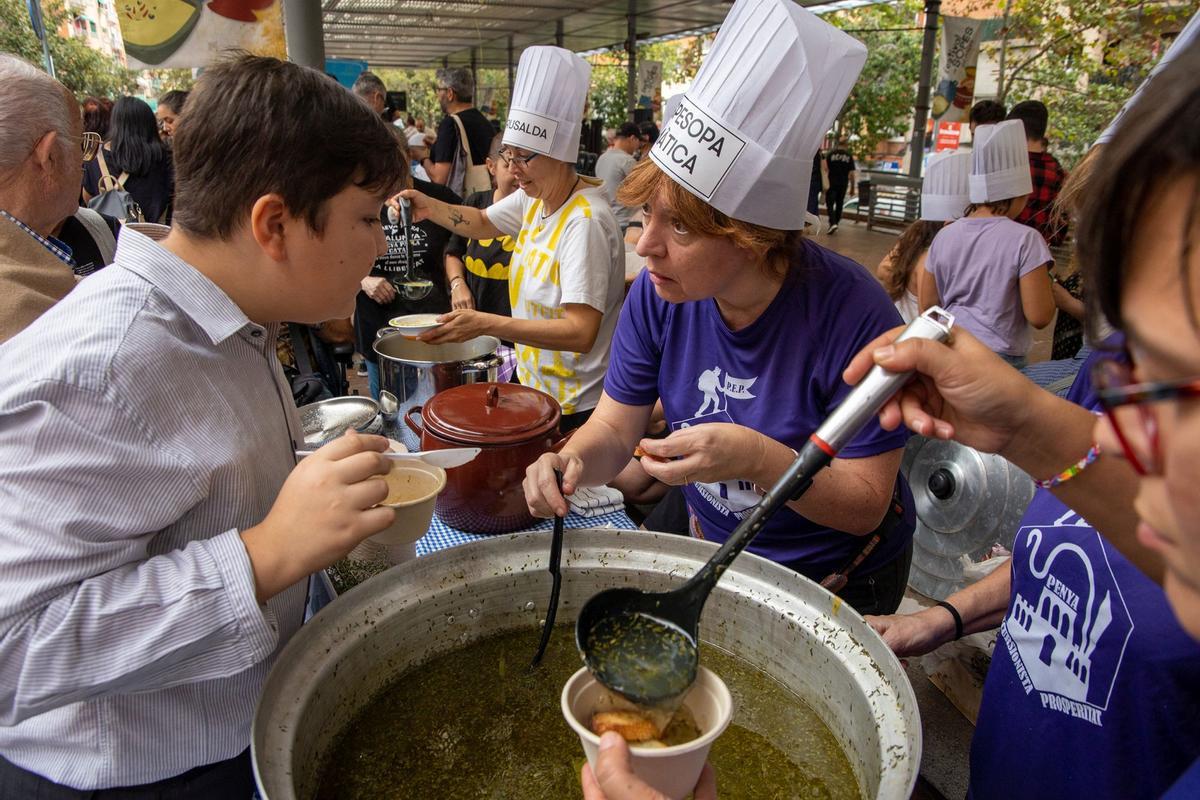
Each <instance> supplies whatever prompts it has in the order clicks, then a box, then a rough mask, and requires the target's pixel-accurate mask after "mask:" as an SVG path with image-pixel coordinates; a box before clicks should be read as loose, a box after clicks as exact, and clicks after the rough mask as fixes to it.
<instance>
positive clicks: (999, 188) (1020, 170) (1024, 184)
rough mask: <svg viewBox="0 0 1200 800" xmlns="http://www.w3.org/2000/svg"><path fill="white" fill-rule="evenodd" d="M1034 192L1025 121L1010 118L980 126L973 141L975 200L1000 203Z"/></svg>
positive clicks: (972, 166) (972, 161)
mask: <svg viewBox="0 0 1200 800" xmlns="http://www.w3.org/2000/svg"><path fill="white" fill-rule="evenodd" d="M1032 191H1033V177H1032V175H1031V174H1030V172H1029V148H1028V146H1027V144H1026V142H1025V124H1024V123H1023V122H1021V120H1019V119H1006V120H1005V121H1004V122H997V123H996V124H995V125H980V126H979V127H978V128H976V129H975V139H974V141H973V142H972V143H971V202H972V203H996V202H999V201H1000V200H1008V199H1009V198H1012V197H1024V196H1025V195H1027V194H1029V193H1030V192H1032Z"/></svg>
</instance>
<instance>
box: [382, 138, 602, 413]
mask: <svg viewBox="0 0 1200 800" xmlns="http://www.w3.org/2000/svg"><path fill="white" fill-rule="evenodd" d="M500 158H501V159H502V160H503V161H504V162H505V164H506V165H507V166H508V167H509V168H510V169H511V170H512V173H513V175H514V176H515V177H516V179H517V186H518V191H516V192H513V193H512V194H510V195H509V196H508V197H505V198H503V199H502V200H500V201H498V202H496V203H494V204H493V205H491V206H490V207H488V208H486V209H478V208H471V207H468V206H452V205H450V204H448V203H444V202H442V201H439V200H434V199H433V198H431V197H427V196H425V195H424V194H421V193H420V192H417V191H415V190H409V191H405V192H402V195H403V196H404V197H406V198H407V199H408V200H409V201H410V202H411V203H412V208H413V220H414V221H420V220H423V219H430V220H433V221H434V222H435V223H437V224H438V225H441V226H442V227H444V228H447V229H448V230H450V231H453V232H454V233H457V234H461V235H463V236H467V237H470V238H472V239H490V238H494V237H498V236H504V235H507V236H511V237H513V239H514V240H515V241H516V243H517V244H516V248H515V249H514V251H513V254H512V259H511V261H510V265H511V266H510V271H509V279H508V287H509V288H508V291H509V300H510V301H511V304H512V317H503V316H499V315H497V314H487V313H484V312H482V311H476V310H474V309H463V310H458V311H451V312H450V313H449V314H445V315H443V316H442V317H440V320H441V321H442V323H443V324H442V325H441V326H439V327H437V328H435V329H433V330H431V331H428V332H426V333H424V334H422V335H421V340H422V341H426V342H430V343H431V344H439V343H443V342H461V341H465V340H467V339H471V338H474V337H476V336H482V335H484V334H487V335H491V336H497V337H499V338H501V339H506V340H508V341H511V342H514V343H516V352H517V377H518V379H519V380H520V381H521V383H523V384H525V385H526V386H532V387H533V388H535V389H540V390H541V391H543V392H545V393H546V394H548V395H550V396H551V397H553V398H555V399H556V400H558V402H559V404H561V405H562V410H563V420H562V428H563V429H564V430H570V429H572V428H576V427H578V426H580V425H582V424H583V423H584V422H585V421H586V420H587V418H588V416H590V415H591V412H592V410H593V409H595V407H596V403H597V402H598V401H599V399H600V392H601V389H602V388H603V382H604V372H605V370H606V369H607V367H608V349H609V343H610V342H611V341H612V334H613V329H614V328H615V327H616V324H617V314H618V312H619V311H620V308H621V301H622V299H623V297H624V290H625V271H624V263H625V249H624V246H623V244H622V242H621V233H620V228H619V227H618V225H617V221H616V218H614V217H613V213H612V209H611V208H610V207H609V204H608V199H607V198H606V197H605V195H604V191H603V189H602V188H601V182H600V181H598V180H596V179H594V178H588V177H585V176H582V175H578V174H577V173H576V172H575V165H574V164H573V163H570V162H566V161H560V160H558V159H555V158H551V157H550V156H548V155H542V154H539V153H535V152H533V151H530V150H524V149H521V148H517V147H512V146H508V145H506V146H504V147H503V148H502V149H501V151H500ZM459 280H461V278H459ZM451 288H452V289H453V287H451Z"/></svg>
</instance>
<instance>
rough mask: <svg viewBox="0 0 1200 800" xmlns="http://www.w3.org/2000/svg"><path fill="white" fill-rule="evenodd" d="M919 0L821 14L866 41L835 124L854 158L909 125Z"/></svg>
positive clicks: (915, 78)
mask: <svg viewBox="0 0 1200 800" xmlns="http://www.w3.org/2000/svg"><path fill="white" fill-rule="evenodd" d="M922 7H923V3H922V2H921V0H900V2H897V3H888V4H880V5H872V6H863V7H861V8H855V9H850V10H847V11H841V12H838V13H835V14H828V15H826V16H825V17H824V19H825V20H826V21H827V22H829V23H831V24H832V25H835V26H837V27H839V28H841V29H843V30H844V31H846V32H847V33H849V34H850V35H851V36H853V37H854V38H856V39H858V40H859V41H861V42H862V43H863V44H865V45H866V46H867V62H866V64H865V65H864V66H863V70H862V74H861V75H859V78H858V81H857V82H856V83H855V84H854V88H853V89H852V90H851V92H850V96H849V97H848V98H847V99H846V103H845V105H843V106H842V111H841V114H839V115H838V119H837V122H836V123H835V128H836V129H837V131H838V133H839V134H841V135H844V136H846V137H847V139H848V144H849V146H850V149H851V150H852V151H853V152H854V155H855V157H857V158H869V157H870V156H872V155H873V154H874V153H875V150H876V147H877V146H878V144H879V142H881V141H883V140H884V139H891V138H893V137H895V136H901V135H904V134H905V133H906V132H907V131H908V130H909V129H910V128H911V126H912V118H913V106H914V105H915V103H916V98H917V82H918V80H919V79H920V73H921V35H922V34H921V30H920V25H921V24H923V23H922V21H921V11H922Z"/></svg>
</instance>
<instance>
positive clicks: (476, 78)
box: [471, 47, 479, 102]
mask: <svg viewBox="0 0 1200 800" xmlns="http://www.w3.org/2000/svg"><path fill="white" fill-rule="evenodd" d="M478 49H479V48H477V47H472V48H471V86H472V87H474V88H473V89H472V91H473V92H474V94H473V95H472V96H471V102H476V101H478V100H479V76H478V75H476V74H475V73H476V65H477V64H478V61H477V59H476V57H475V52H476V51H477V50H478Z"/></svg>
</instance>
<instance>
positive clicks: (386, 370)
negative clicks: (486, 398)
mask: <svg viewBox="0 0 1200 800" xmlns="http://www.w3.org/2000/svg"><path fill="white" fill-rule="evenodd" d="M499 347H500V340H499V339H497V338H496V337H495V336H477V337H475V338H474V339H468V340H467V341H465V342H456V343H454V344H427V343H425V342H419V341H417V340H416V339H406V338H405V337H404V336H402V335H401V334H400V332H399V331H397V330H395V329H394V328H382V329H380V331H379V334H378V335H377V336H376V339H375V344H374V345H373V348H374V350H375V355H377V356H378V357H379V388H380V389H381V390H383V391H388V392H391V393H392V394H393V395H395V397H396V400H397V401H398V403H397V405H398V408H397V411H398V413H399V414H404V413H405V412H407V411H408V410H409V409H411V408H413V407H415V406H419V405H422V404H424V403H426V402H428V401H429V398H431V397H433V396H434V395H435V394H437V393H438V392H441V391H444V390H446V389H450V388H453V387H455V386H463V385H465V384H469V383H478V382H482V381H495V380H496V379H497V377H498V375H499V370H500V357H499V356H497V355H496V350H497V349H498V348H499ZM394 433H396V434H399V435H400V438H401V440H402V441H403V442H404V443H405V444H406V445H407V446H408V447H409V449H410V450H412V449H416V448H417V447H418V446H419V441H418V438H417V437H416V436H413V435H412V434H411V433H409V432H408V431H405V430H403V429H399V430H397V431H394Z"/></svg>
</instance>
